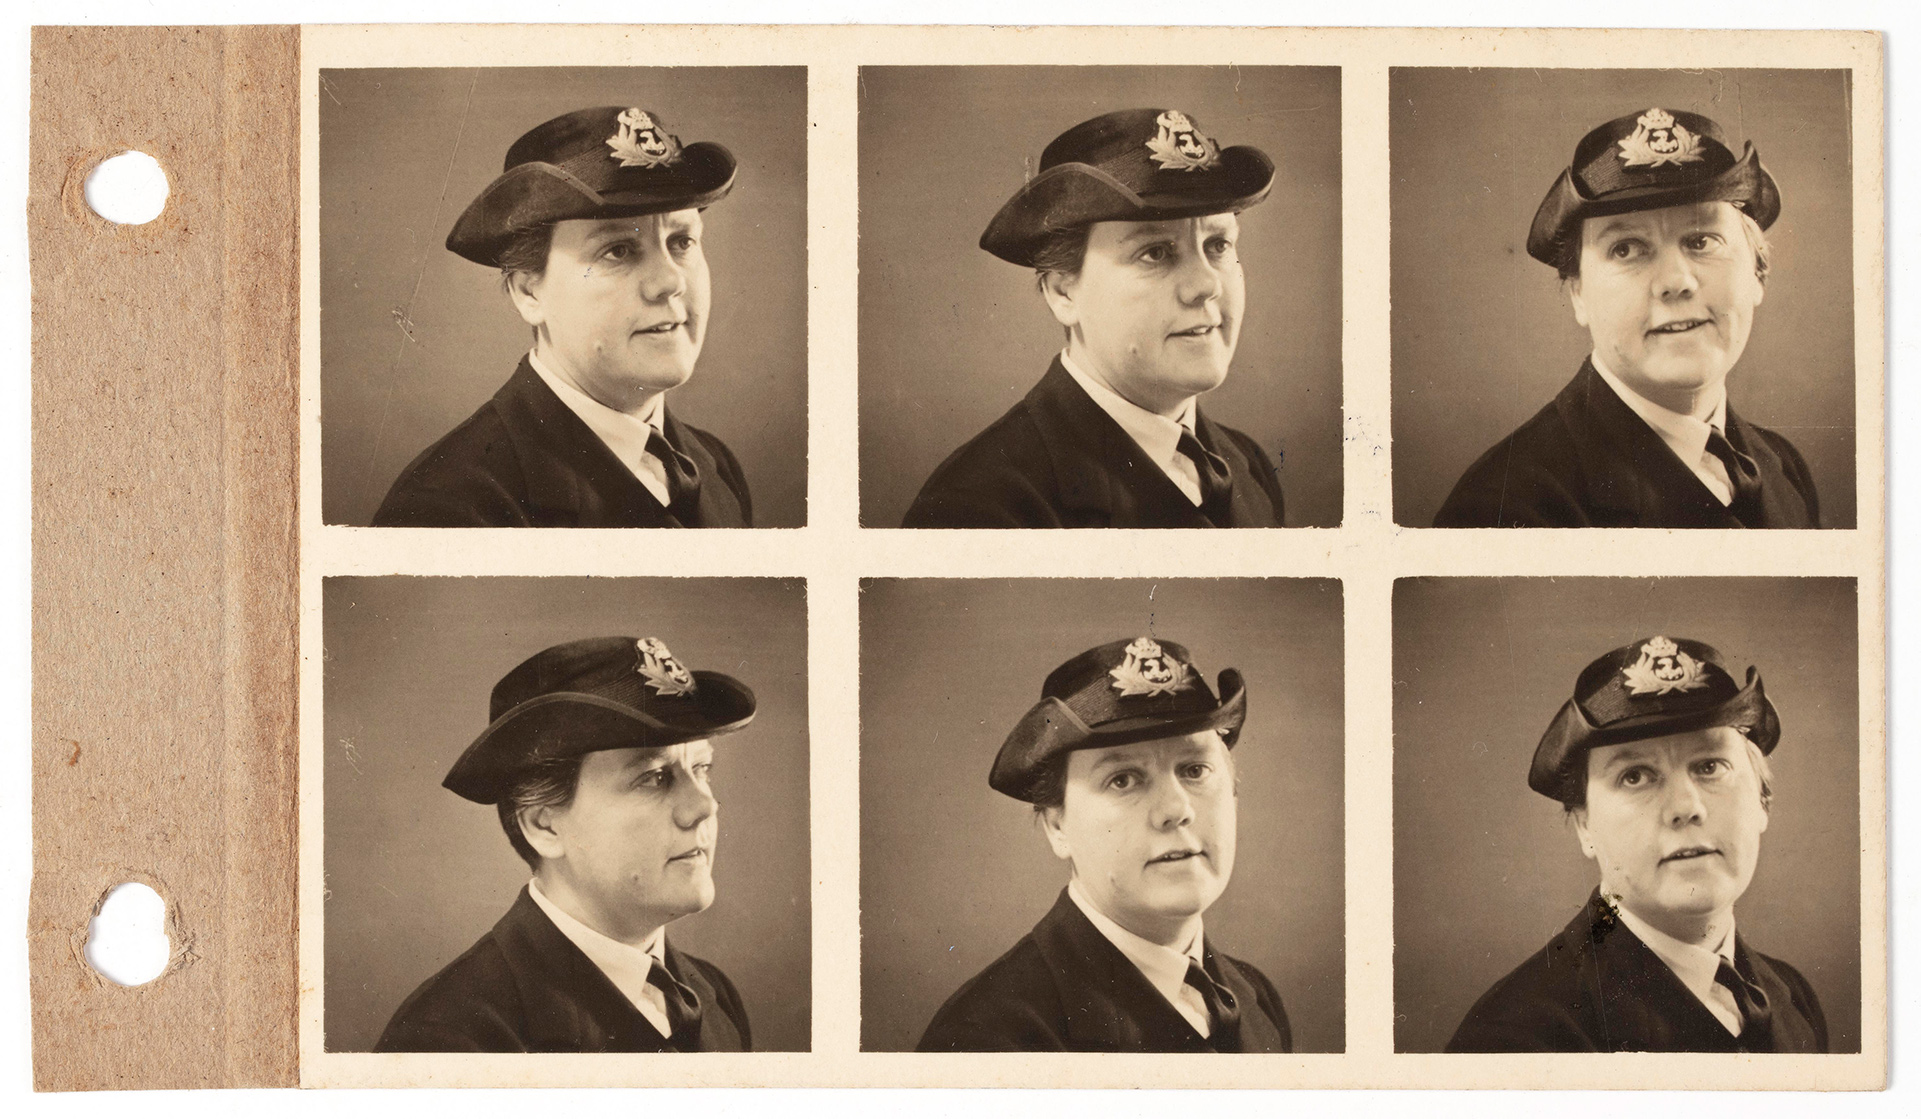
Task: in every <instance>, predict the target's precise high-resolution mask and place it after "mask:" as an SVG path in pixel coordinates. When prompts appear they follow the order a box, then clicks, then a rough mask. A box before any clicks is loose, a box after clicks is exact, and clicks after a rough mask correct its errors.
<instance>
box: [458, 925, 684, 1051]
mask: <svg viewBox="0 0 1921 1119" xmlns="http://www.w3.org/2000/svg"><path fill="white" fill-rule="evenodd" d="M494 939H495V941H496V943H498V944H499V945H500V950H501V954H502V955H503V956H504V957H505V958H506V960H507V966H508V967H509V968H511V969H512V971H513V973H514V983H515V986H516V988H517V990H518V992H519V994H520V1005H521V1006H522V1007H524V1008H525V1011H526V1015H527V1022H526V1038H525V1040H526V1042H527V1048H528V1051H529V1052H536V1053H603V1052H606V1053H652V1052H660V1051H662V1050H664V1049H665V1048H666V1045H667V1039H666V1038H663V1037H661V1036H660V1031H659V1030H656V1029H655V1028H654V1027H653V1024H652V1023H651V1022H649V1021H647V1019H646V1018H643V1017H642V1016H641V1013H640V1011H638V1010H635V1009H634V1004H633V1003H631V1002H628V1001H627V996H626V995H623V994H621V993H620V988H618V987H615V986H614V983H613V980H611V979H608V978H607V975H606V973H605V972H602V971H601V970H600V969H599V968H598V967H596V966H594V962H593V961H592V960H590V959H588V958H587V956H586V954H585V953H584V952H582V951H581V950H580V949H579V948H577V947H575V946H574V942H573V941H571V940H568V939H567V936H566V934H565V933H562V932H561V931H560V930H559V929H557V928H555V927H554V923H553V922H552V921H550V920H548V919H547V915H546V914H545V913H542V912H541V911H540V907H539V906H537V905H535V904H534V899H533V898H532V897H531V896H530V895H529V894H528V893H527V890H526V888H525V887H522V888H521V891H520V896H519V897H518V898H516V899H515V900H514V905H513V908H512V909H509V910H508V911H507V915H506V916H505V917H502V918H501V919H500V923H499V924H497V925H495V926H494Z"/></svg>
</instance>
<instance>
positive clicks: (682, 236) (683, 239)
mask: <svg viewBox="0 0 1921 1119" xmlns="http://www.w3.org/2000/svg"><path fill="white" fill-rule="evenodd" d="M699 243H700V242H698V241H696V240H694V239H693V237H692V236H690V235H689V234H686V233H678V234H675V235H674V236H673V237H671V238H669V239H668V241H667V244H668V246H669V247H670V248H672V249H673V250H674V251H675V252H677V253H684V252H688V251H690V250H692V249H693V247H694V246H695V245H697V244H699Z"/></svg>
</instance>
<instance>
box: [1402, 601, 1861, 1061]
mask: <svg viewBox="0 0 1921 1119" xmlns="http://www.w3.org/2000/svg"><path fill="white" fill-rule="evenodd" d="M1394 608H1395V629H1394V634H1395V636H1394V679H1395V690H1394V791H1395V792H1394V854H1395V859H1394V913H1395V972H1394V975H1395V1022H1396V1029H1395V1042H1396V1048H1397V1049H1398V1050H1399V1051H1401V1052H1435V1051H1440V1050H1443V1049H1445V1050H1446V1051H1448V1052H1464V1053H1474V1052H1478V1053H1486V1052H1596V1051H1598V1052H1737V1051H1739V1052H1748V1053H1756V1054H1761V1053H1828V1052H1855V1051H1858V1050H1859V1047H1860V1044H1861V982H1862V981H1861V952H1860V922H1861V871H1860V859H1859V853H1858V849H1857V844H1858V837H1859V835H1860V829H1861V818H1860V808H1859V787H1860V770H1859V763H1858V759H1859V756H1860V752H1859V749H1858V745H1857V743H1858V732H1857V723H1856V717H1857V711H1858V707H1857V704H1856V680H1857V672H1856V666H1857V661H1856V657H1857V647H1856V638H1855V611H1856V598H1855V585H1854V581H1853V580H1852V579H1828V578H1811V577H1810V578H1773V579H1764V578H1685V579H1659V580H1648V579H1558V580H1551V579H1404V580H1401V581H1399V582H1398V583H1397V584H1396V586H1395V596H1394Z"/></svg>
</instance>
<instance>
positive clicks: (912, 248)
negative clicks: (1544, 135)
mask: <svg viewBox="0 0 1921 1119" xmlns="http://www.w3.org/2000/svg"><path fill="white" fill-rule="evenodd" d="M860 91H861V102H860V160H861V179H860V184H861V185H860V201H861V238H860V262H861V290H860V297H861V316H860V370H861V374H860V381H861V395H860V425H861V485H862V494H861V519H862V523H863V524H866V525H869V526H872V527H894V526H897V525H904V526H905V527H909V528H1272V527H1279V526H1283V525H1331V524H1336V523H1338V522H1339V520H1340V510H1341V461H1340V457H1341V454H1340V452H1341V442H1340V439H1341V392H1340V372H1341V363H1340V326H1341V279H1340V238H1339V232H1340V135H1341V117H1340V75H1339V72H1338V70H1336V69H1332V68H1328V69H1322V68H1309V67H1220V68H1197V67H1079V66H1077V67H996V66H968V67H955V68H947V67H911V68H909V67H866V68H864V69H863V70H862V71H861V85H860ZM934 122H938V126H934Z"/></svg>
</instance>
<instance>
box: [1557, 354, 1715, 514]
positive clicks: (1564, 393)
mask: <svg viewBox="0 0 1921 1119" xmlns="http://www.w3.org/2000/svg"><path fill="white" fill-rule="evenodd" d="M1555 406H1556V407H1557V408H1558V409H1559V410H1560V412H1561V416H1562V420H1563V422H1564V424H1565V426H1566V428H1567V430H1568V431H1569V432H1570V433H1571V436H1572V439H1573V441H1574V444H1575V449H1576V453H1577V454H1579V456H1580V458H1581V463H1582V466H1583V467H1584V468H1585V469H1584V473H1585V474H1586V476H1587V478H1588V479H1589V486H1590V492H1589V494H1588V497H1589V503H1590V505H1591V506H1592V507H1593V508H1594V510H1595V513H1596V516H1595V517H1594V520H1595V521H1596V522H1597V526H1598V527H1610V526H1613V527H1625V526H1638V525H1664V526H1669V527H1674V528H1740V527H1742V525H1741V522H1740V521H1739V520H1737V519H1735V517H1734V515H1733V514H1732V513H1730V512H1728V509H1727V507H1726V506H1724V505H1722V504H1721V502H1720V500H1719V499H1717V498H1716V497H1715V496H1714V494H1712V493H1711V492H1709V491H1708V488H1707V487H1706V486H1704V485H1702V484H1701V479H1699V478H1697V477H1695V476H1694V472H1693V471H1691V470H1689V469H1688V468H1687V466H1686V465H1684V464H1683V463H1682V462H1681V460H1680V459H1679V458H1677V457H1675V454H1674V452H1673V450H1671V449H1669V447H1668V445H1667V444H1666V443H1664V442H1662V441H1661V437H1660V436H1659V435H1658V434H1656V433H1655V431H1654V429H1653V428H1651V427H1649V426H1648V425H1647V424H1646V423H1645V422H1643V421H1642V419H1641V417H1639V416H1637V415H1635V414H1634V410H1633V409H1632V408H1629V407H1628V406H1627V405H1626V404H1625V403H1624V402H1622V400H1621V398H1620V397H1619V396H1617V395H1615V392H1614V390H1613V389H1612V388H1610V387H1609V386H1608V383H1607V382H1606V381H1604V380H1602V379H1601V375H1600V374H1599V373H1597V372H1595V369H1594V363H1593V361H1592V360H1589V361H1584V362H1582V363H1581V371H1580V373H1578V374H1576V376H1575V378H1574V380H1573V381H1571V382H1569V384H1568V386H1567V388H1565V389H1562V390H1561V395H1560V396H1558V397H1556V398H1555Z"/></svg>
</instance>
